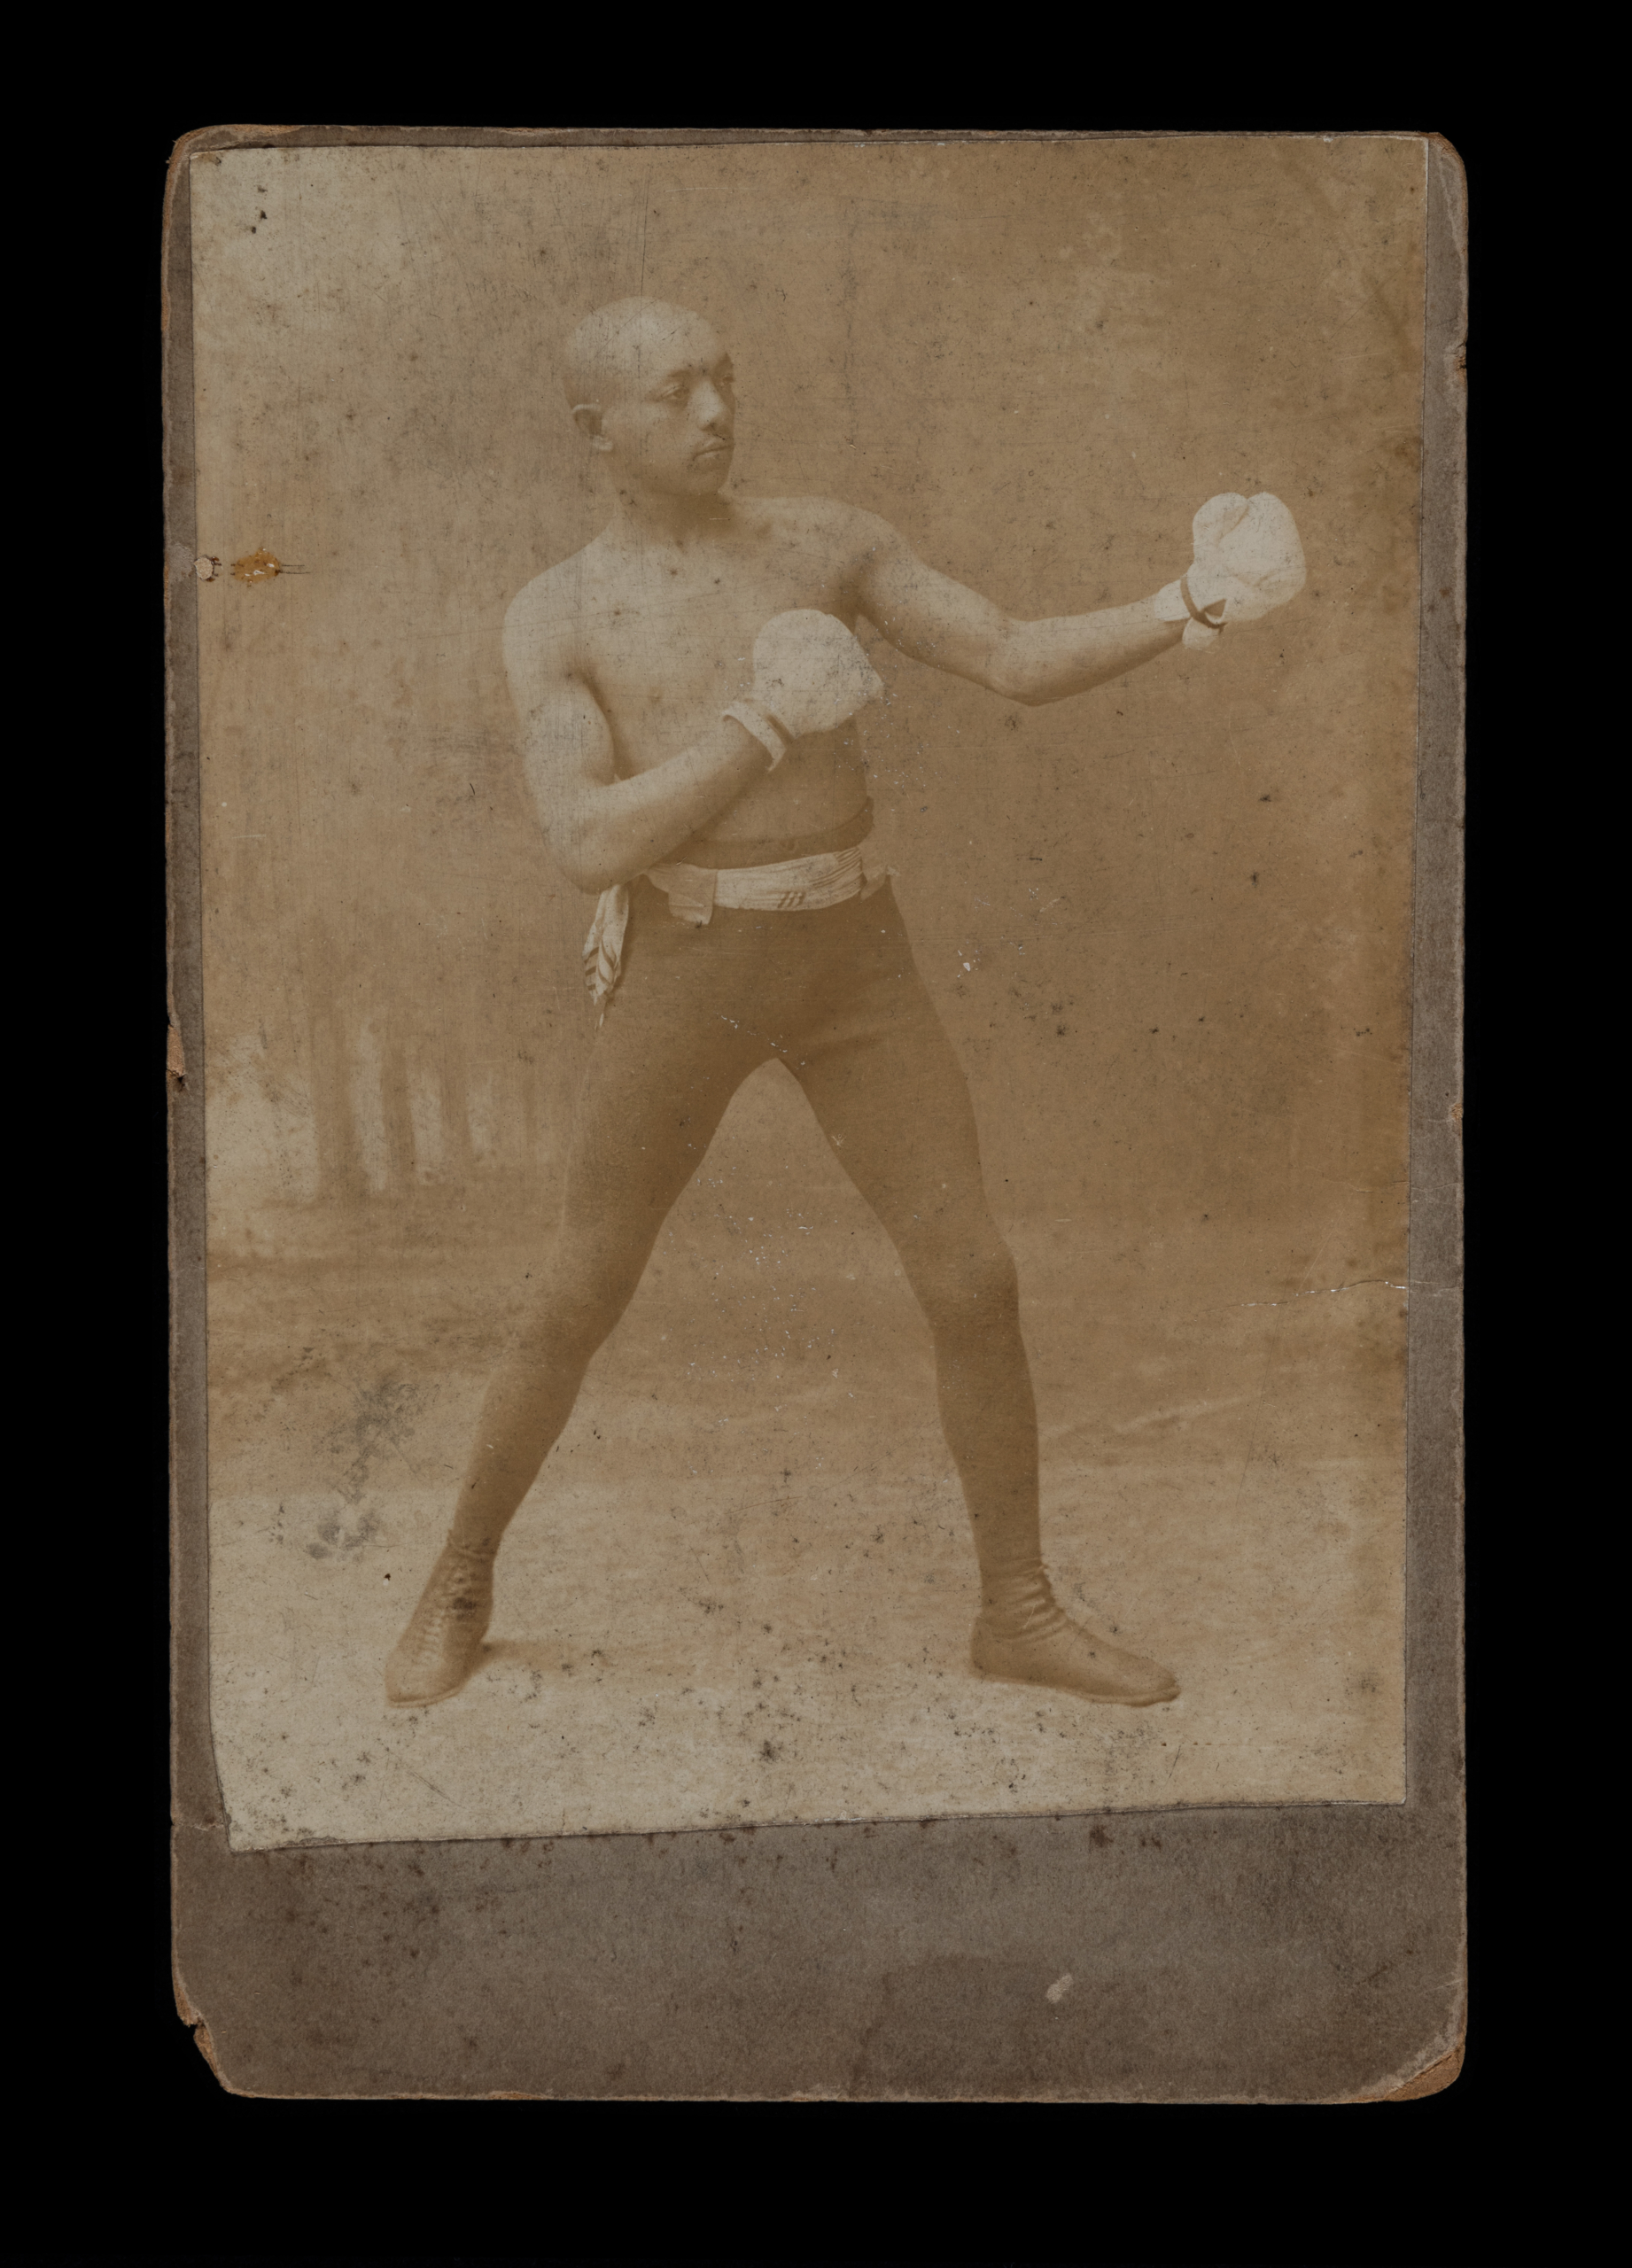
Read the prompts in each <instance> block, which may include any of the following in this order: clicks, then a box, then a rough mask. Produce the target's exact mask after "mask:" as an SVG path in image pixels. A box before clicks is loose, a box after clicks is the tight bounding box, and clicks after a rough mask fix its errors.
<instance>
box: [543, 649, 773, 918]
mask: <svg viewBox="0 0 1632 2268" xmlns="http://www.w3.org/2000/svg"><path fill="white" fill-rule="evenodd" d="M526 674H527V675H529V676H530V677H533V678H534V679H535V680H536V674H537V673H535V672H527V673H526ZM511 684H512V687H513V689H514V690H515V691H516V693H517V708H519V709H521V710H522V747H523V758H524V762H525V767H526V773H527V784H528V786H529V787H530V788H532V798H533V802H534V803H535V804H536V805H537V806H538V813H539V818H540V820H541V821H542V823H543V827H544V834H545V838H546V840H547V841H548V844H549V847H550V851H551V854H552V855H553V857H554V858H555V860H556V865H557V866H559V867H560V868H561V870H562V872H563V874H565V875H566V877H567V879H568V881H569V882H573V883H575V884H576V885H577V887H578V888H579V889H583V890H589V891H596V890H602V889H608V888H609V887H610V884H612V883H613V882H628V881H629V880H630V879H631V878H632V877H633V875H635V874H643V873H644V872H645V871H646V869H647V867H649V866H653V865H655V864H656V863H657V861H658V860H659V859H661V858H664V856H665V855H666V854H667V853H668V852H669V851H671V850H674V849H675V848H676V847H677V846H678V845H679V844H680V843H684V842H685V841H686V840H687V838H688V836H689V835H695V834H696V832H697V830H698V828H699V827H703V826H705V825H706V824H707V822H708V821H709V820H710V819H714V818H716V817H718V815H719V812H722V811H724V810H725V809H726V808H727V805H728V804H734V802H735V801H736V799H737V797H738V796H740V795H741V794H742V791H743V789H744V788H748V787H750V786H751V784H752V783H753V781H756V780H758V779H760V778H762V777H763V776H764V773H765V771H766V769H767V767H768V763H769V759H768V758H767V757H766V755H765V750H764V749H763V748H762V747H761V746H760V744H759V742H758V741H757V740H756V739H755V738H754V736H753V734H751V733H750V732H748V731H746V730H745V729H744V727H743V726H741V725H738V724H734V723H733V722H731V721H730V719H729V718H722V719H721V721H720V722H719V724H718V725H715V726H711V728H710V729H709V731H707V732H706V733H704V734H702V735H701V736H700V737H699V738H698V739H697V740H696V741H695V742H693V743H692V745H691V746H690V747H689V748H688V749H682V750H680V753H679V754H678V755H676V756H672V757H670V758H669V759H668V761H667V762H666V763H664V764H659V765H655V766H654V767H653V768H652V770H651V771H649V772H641V773H637V774H636V775H635V777H634V778H633V780H619V779H618V776H617V773H616V769H615V766H614V763H613V751H612V734H611V728H610V726H609V725H608V723H607V721H606V718H605V716H604V714H603V713H602V709H601V705H600V703H599V702H597V701H596V699H595V695H594V694H593V693H592V692H591V691H590V689H589V687H587V685H586V684H584V682H583V681H582V680H581V679H580V678H579V677H578V676H576V675H575V674H573V673H572V672H570V671H564V670H560V669H556V670H554V671H551V672H548V679H547V681H545V682H543V683H539V682H537V681H534V682H532V683H530V684H528V685H525V686H523V685H517V672H515V671H512V673H511ZM524 700H525V702H526V703H527V705H526V706H525V707H523V702H524Z"/></svg>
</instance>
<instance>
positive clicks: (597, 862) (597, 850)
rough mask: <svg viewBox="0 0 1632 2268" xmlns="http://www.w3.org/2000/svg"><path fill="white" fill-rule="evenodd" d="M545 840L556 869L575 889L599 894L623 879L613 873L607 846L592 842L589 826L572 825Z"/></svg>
mask: <svg viewBox="0 0 1632 2268" xmlns="http://www.w3.org/2000/svg"><path fill="white" fill-rule="evenodd" d="M548 842H549V855H550V857H551V858H552V859H553V860H554V861H555V865H556V872H557V873H558V874H562V875H563V876H564V878H565V879H566V880H567V881H568V882H571V885H572V887H573V889H581V890H583V891H584V892H585V893H586V894H587V896H588V897H599V896H600V895H601V892H602V890H603V889H610V888H611V886H612V884H613V883H614V882H619V881H623V880H625V879H626V877H625V876H622V875H619V874H616V873H614V871H613V868H612V861H611V859H610V857H609V855H608V851H607V847H606V845H605V844H603V843H597V842H596V841H595V835H594V832H593V830H592V829H590V828H587V827H586V828H581V829H580V828H574V829H573V830H572V832H571V834H570V835H568V834H552V835H550V836H549V837H548Z"/></svg>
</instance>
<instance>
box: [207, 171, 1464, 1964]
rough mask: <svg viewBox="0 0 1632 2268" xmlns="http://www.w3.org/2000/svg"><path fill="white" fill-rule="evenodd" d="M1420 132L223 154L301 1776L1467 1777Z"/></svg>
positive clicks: (258, 1406)
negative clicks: (1434, 834) (1453, 1564)
mask: <svg viewBox="0 0 1632 2268" xmlns="http://www.w3.org/2000/svg"><path fill="white" fill-rule="evenodd" d="M1426 161H1427V153H1426V145H1425V142H1424V139H1423V137H1422V136H1416V135H1392V134H1380V133H1379V134H1375V135H1343V136H1331V135H1323V134H1317V133H1311V134H1302V135H1290V134H1289V135H1286V136H1270V135H1252V136H1125V137H1123V136H1107V137H1103V138H1071V137H1059V138H1055V139H1052V140H1049V139H1039V140H1034V141H1024V140H1004V139H1001V138H994V139H992V140H990V141H987V142H972V141H968V140H964V141H958V140H949V141H947V142H944V143H941V142H936V141H935V140H932V139H929V138H925V137H913V138H912V139H905V140H900V141H896V142H876V143H867V142H843V141H839V140H828V141H816V142H801V141H797V140H792V139H789V140H786V141H774V140H765V141H745V142H744V141H739V142H719V143H710V142H697V143H694V144H689V145H675V146H660V147H652V146H634V147H620V146H596V145H594V144H587V145H585V146H579V147H562V146H550V145H548V144H533V145H530V146H515V147H506V146H495V145H493V144H488V145H486V146H470V147H456V146H408V145H404V144H394V145H393V144H390V143H389V142H380V143H377V144H356V143H353V144H338V145H336V146H327V147H325V146H311V145H310V144H303V145H299V146H288V147H279V146H276V144H273V143H270V142H268V144H266V145H264V146H261V145H255V146H239V147H225V148H220V149H212V150H203V151H199V152H198V153H197V154H195V155H193V156H191V157H190V159H188V161H187V162H188V169H189V175H190V249H189V252H188V260H189V273H188V279H187V282H188V289H189V291H190V325H191V330H190V342H191V346H190V351H191V357H192V361H191V406H190V415H191V417H192V421H193V425H192V439H191V447H192V449H193V452H194V454H195V459H196V479H195V483H194V493H192V495H191V498H190V510H191V512H192V513H193V514H194V515H196V517H195V519H194V521H193V522H192V528H193V532H192V533H191V534H190V536H189V538H188V540H187V541H186V542H184V543H178V542H176V541H175V540H173V542H172V546H171V553H172V555H171V557H170V560H169V563H168V564H169V571H170V575H171V578H172V581H173V583H175V582H178V581H180V582H184V583H185V584H186V586H187V587H188V590H189V594H190V595H189V603H190V605H194V606H196V609H197V622H198V627H197V686H198V693H197V701H198V779H199V788H198V796H199V821H198V825H199V843H198V858H199V872H200V877H201V881H200V908H201V911H200V967H201V986H202V1060H201V1061H194V1060H189V1061H188V1063H187V1066H186V1073H187V1077H188V1079H189V1080H190V1082H191V1083H192V1084H194V1085H195V1086H201V1091H202V1098H203V1130H204V1134H203V1148H204V1171H205V1213H204V1221H205V1230H204V1254H203V1260H204V1267H205V1272H206V1283H207V1291H206V1330H207V1363H206V1370H205V1372H204V1386H203V1392H204V1408H205V1411H206V1417H207V1484H208V1509H207V1596H208V1609H207V1614H208V1625H207V1673H208V1694H209V1733H210V1740H211V1743H212V1744H213V1749H214V1772H215V1775H216V1777H217V1781H218V1784H219V1789H220V1794H221V1806H222V1808H223V1813H224V1818H225V1831H226V1837H227V1842H228V1846H229V1849H230V1850H231V1851H233V1852H257V1851H259V1852H266V1851H271V1850H276V1849H279V1848H283V1847H285V1846H291V1845H344V1844H362V1843H366V1844H380V1843H391V1842H413V1841H443V1840H460V1839H480V1838H507V1837H549V1838H555V1837H592V1836H598V1835H609V1834H610V1835H640V1836H646V1835H653V1834H672V1833H680V1832H683V1831H686V1830H693V1829H737V1828H761V1827H772V1826H786V1825H797V1824H808V1823H825V1822H882V1821H934V1820H952V1819H978V1818H1019V1817H1024V1816H1036V1815H1045V1816H1050V1817H1061V1816H1063V1815H1071V1814H1090V1813H1092V1814H1109V1813H1115V1812H1132V1813H1139V1812H1142V1811H1143V1812H1149V1811H1154V1810H1161V1811H1164V1812H1172V1811H1176V1810H1183V1809H1185V1808H1186V1807H1198V1806H1199V1807H1218V1806H1284V1805H1309V1806H1399V1805H1401V1804H1402V1803H1403V1800H1404V1799H1405V1797H1406V1794H1407V1770H1406V1706H1405V1701H1406V1681H1405V1668H1406V1643H1405V1636H1406V1605H1407V1602H1406V1512H1407V1435H1406V1402H1407V1396H1406V1380H1407V1334H1408V1325H1409V1322H1410V1302H1409V1297H1408V1286H1409V1285H1411V1281H1412V1278H1411V1254H1410V1248H1409V1242H1408V1236H1407V1225H1408V1202H1407V1200H1408V1193H1409V1176H1410V1170H1411V1130H1412V1116H1411V1041H1412V990H1411V987H1412V932H1411V921H1412V902H1413V901H1412V892H1413V840H1414V835H1413V830H1414V827H1415V825H1416V802H1417V794H1418V787H1417V767H1418V703H1419V670H1418V656H1419V642H1420V640H1421V637H1422V634H1423V622H1424V619H1425V616H1424V608H1425V605H1426V604H1427V603H1429V602H1431V601H1433V600H1434V596H1435V594H1427V593H1425V592H1424V590H1423V589H1422V587H1421V583H1420V574H1419V557H1420V550H1421V540H1422V461H1423V432H1424V423H1423V415H1424V414H1423V395H1424V384H1425V345H1424V321H1425V316H1424V307H1425V289H1426V284H1425V273H1426V271H1425V261H1426V201H1425V200H1426V194H1427V186H1426ZM1447 596H1448V594H1446V593H1441V594H1438V597H1439V598H1440V599H1444V598H1446V597H1447ZM1070 1984H1071V1979H1070V1977H1069V1976H1065V1977H1064V1978H1063V1985H1062V1987H1061V1989H1062V1991H1069V1988H1070Z"/></svg>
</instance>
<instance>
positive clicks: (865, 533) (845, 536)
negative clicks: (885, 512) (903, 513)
mask: <svg viewBox="0 0 1632 2268" xmlns="http://www.w3.org/2000/svg"><path fill="white" fill-rule="evenodd" d="M743 502H744V508H745V509H749V510H750V511H758V512H762V513H764V514H765V515H766V516H767V517H769V518H771V519H773V520H774V521H775V523H776V524H777V525H778V527H779V529H780V530H781V532H786V533H788V534H790V535H803V536H805V537H808V538H812V539H813V540H816V541H818V542H821V543H825V544H831V545H833V546H835V547H836V548H840V549H843V550H844V551H845V552H847V553H853V554H854V555H856V556H858V557H860V556H863V555H866V554H867V552H869V551H870V550H872V549H873V548H874V546H876V545H877V544H879V543H881V542H885V541H890V540H896V532H895V530H894V529H893V528H892V527H891V526H890V523H889V521H888V520H886V519H882V518H881V517H880V516H879V515H878V513H876V512H867V511H864V510H863V509H862V508H861V507H860V505H859V504H847V503H845V502H844V501H843V499H842V498H840V497H837V496H755V497H750V498H745V499H744V500H743Z"/></svg>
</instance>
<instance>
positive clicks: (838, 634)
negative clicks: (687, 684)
mask: <svg viewBox="0 0 1632 2268" xmlns="http://www.w3.org/2000/svg"><path fill="white" fill-rule="evenodd" d="M883 689H884V685H883V680H882V678H881V677H880V676H879V674H878V672H876V671H875V670H874V667H873V664H872V663H871V662H870V661H868V659H867V654H866V651H865V650H864V649H863V648H862V646H861V645H860V643H859V641H858V640H857V639H855V638H854V637H853V636H852V635H851V633H850V632H849V631H848V630H846V629H845V627H844V625H843V623H842V622H839V621H836V620H835V617H833V616H832V615H830V614H822V613H820V611H819V610H817V609H816V608H814V607H798V608H796V609H795V610H794V611H793V612H792V613H789V614H774V615H773V616H772V617H771V619H770V621H769V622H767V623H766V624H765V628H764V629H763V630H762V631H761V632H760V633H759V635H758V637H757V638H756V639H755V641H754V684H753V690H752V692H751V693H750V695H749V696H748V698H747V699H746V700H744V701H737V702H734V703H732V705H731V707H730V708H729V709H727V711H725V714H726V715H727V717H730V718H734V720H735V722H736V723H737V724H739V725H741V726H742V727H743V728H744V730H745V731H747V732H750V733H752V734H753V735H754V738H755V739H756V740H758V741H760V742H763V743H764V745H765V749H766V750H768V751H769V753H770V757H771V763H772V765H773V768H774V766H775V765H777V764H779V763H780V762H781V758H782V757H783V755H784V754H785V753H786V751H787V746H788V742H789V741H797V740H802V739H803V738H804V735H805V734H807V733H830V732H831V731H832V730H833V728H834V726H835V725H842V724H843V722H844V720H845V718H847V717H853V716H854V715H855V713H856V711H857V710H858V709H863V708H865V707H866V706H867V703H868V702H869V701H876V700H877V698H878V696H879V695H880V694H881V693H882V691H883Z"/></svg>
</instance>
